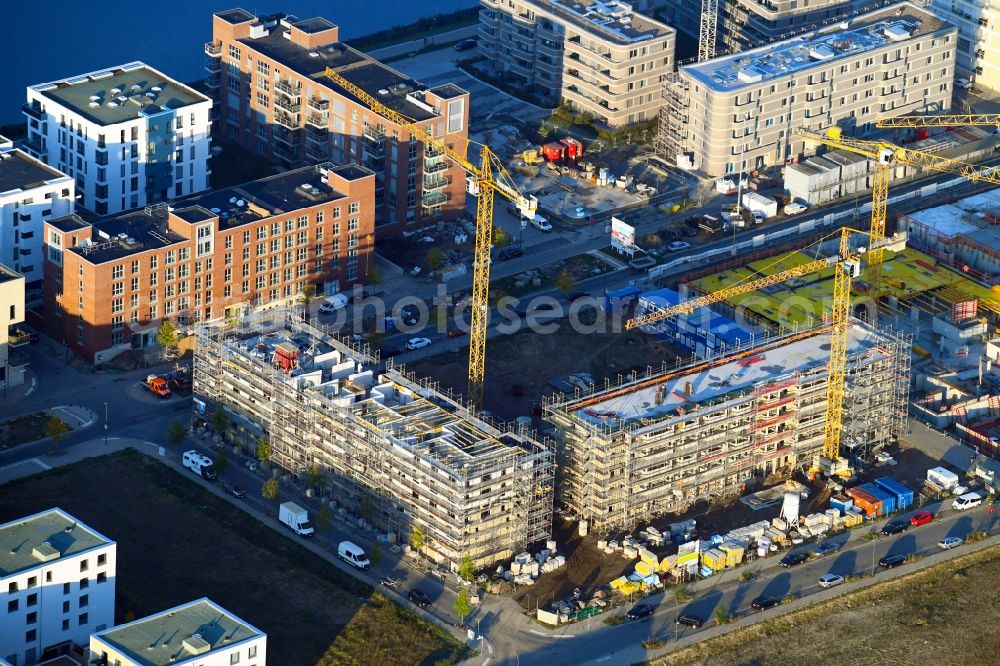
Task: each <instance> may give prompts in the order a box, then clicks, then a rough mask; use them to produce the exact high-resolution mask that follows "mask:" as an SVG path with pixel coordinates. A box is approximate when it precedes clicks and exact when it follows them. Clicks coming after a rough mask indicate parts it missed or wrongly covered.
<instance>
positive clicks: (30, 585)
mask: <svg viewBox="0 0 1000 666" xmlns="http://www.w3.org/2000/svg"><path fill="white" fill-rule="evenodd" d="M13 318H14V315H13V314H11V319H13ZM33 587H38V576H32V577H31V578H29V579H28V589H31V588H33Z"/></svg>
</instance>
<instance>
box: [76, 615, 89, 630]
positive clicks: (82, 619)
mask: <svg viewBox="0 0 1000 666" xmlns="http://www.w3.org/2000/svg"><path fill="white" fill-rule="evenodd" d="M88 619H89V618H88V616H87V614H86V613H80V617H79V618H78V619H77V624H79V625H80V626H81V627H82V626H83V625H85V624H87V620H88Z"/></svg>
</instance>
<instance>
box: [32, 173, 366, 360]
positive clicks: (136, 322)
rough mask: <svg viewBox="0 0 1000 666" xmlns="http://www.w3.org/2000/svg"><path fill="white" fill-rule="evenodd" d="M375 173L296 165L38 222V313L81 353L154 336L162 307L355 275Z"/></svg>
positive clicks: (282, 292)
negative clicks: (112, 209)
mask: <svg viewBox="0 0 1000 666" xmlns="http://www.w3.org/2000/svg"><path fill="white" fill-rule="evenodd" d="M374 196H375V175H374V174H373V173H372V172H371V171H369V170H368V169H365V168H363V167H359V166H357V165H348V166H333V165H332V164H325V165H318V166H314V167H304V168H301V169H296V170H294V171H289V172H286V173H283V174H280V175H277V176H271V177H269V178H264V179H261V180H255V181H253V182H250V183H245V184H243V185H239V186H236V187H232V188H227V189H223V190H216V191H214V192H208V193H205V194H201V195H196V196H193V197H189V198H186V199H181V200H178V201H175V202H174V203H173V204H171V205H170V206H168V205H167V204H158V205H157V206H151V207H147V208H145V209H143V210H135V211H132V212H128V213H121V214H118V215H115V216H112V217H108V218H106V219H103V220H101V221H99V222H97V223H95V224H90V223H87V222H85V221H84V220H83V219H82V218H81V217H79V216H78V215H76V214H73V215H65V216H62V217H58V218H54V219H52V220H50V221H48V222H46V224H45V244H46V252H45V257H46V261H45V294H44V313H43V314H42V315H41V318H42V320H43V321H40V322H36V324H38V325H40V326H42V327H43V330H46V331H49V332H51V333H52V334H54V335H55V336H56V337H57V339H61V340H63V341H64V342H65V344H66V345H67V346H68V347H70V348H71V349H73V350H74V351H76V352H78V353H80V354H81V355H82V356H83V357H84V358H86V359H87V360H88V361H92V362H94V363H102V362H106V361H108V360H110V359H111V358H112V357H113V356H115V355H116V354H118V353H120V352H122V351H124V350H126V349H130V348H131V349H138V348H141V347H145V346H148V345H151V344H153V343H154V340H155V336H156V332H157V330H158V329H159V326H160V322H161V320H162V319H171V320H175V321H179V322H181V323H185V322H194V321H199V320H209V319H215V318H219V317H224V316H227V315H228V314H230V313H231V312H232V310H231V308H234V307H243V306H246V305H250V306H253V307H258V306H266V305H269V304H277V303H281V302H287V301H290V300H292V299H296V298H298V296H299V294H300V293H301V292H302V290H303V287H305V286H306V285H307V284H312V285H315V286H316V291H317V294H324V293H326V294H331V293H334V292H335V291H337V290H338V289H341V288H345V287H347V286H348V285H351V284H354V283H355V282H357V281H358V280H360V279H361V278H362V277H363V275H364V274H365V272H366V271H367V269H368V264H369V262H370V261H371V250H372V242H373V240H374V227H375V221H374V209H375V206H374Z"/></svg>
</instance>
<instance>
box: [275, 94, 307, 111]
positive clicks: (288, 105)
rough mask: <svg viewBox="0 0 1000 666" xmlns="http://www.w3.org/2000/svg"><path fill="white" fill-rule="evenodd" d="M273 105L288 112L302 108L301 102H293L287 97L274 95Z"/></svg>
mask: <svg viewBox="0 0 1000 666" xmlns="http://www.w3.org/2000/svg"><path fill="white" fill-rule="evenodd" d="M274 106H275V107H277V108H279V109H284V110H285V111H288V113H296V114H297V113H298V112H299V111H301V110H302V102H295V101H292V100H291V99H289V98H287V97H280V96H275V98H274Z"/></svg>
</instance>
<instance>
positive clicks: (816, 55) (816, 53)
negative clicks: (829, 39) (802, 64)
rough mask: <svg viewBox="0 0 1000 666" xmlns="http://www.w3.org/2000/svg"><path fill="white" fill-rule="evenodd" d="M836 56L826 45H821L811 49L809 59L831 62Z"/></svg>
mask: <svg viewBox="0 0 1000 666" xmlns="http://www.w3.org/2000/svg"><path fill="white" fill-rule="evenodd" d="M834 55H836V54H835V53H834V52H833V49H831V48H830V47H829V46H827V45H826V44H819V45H817V46H814V47H812V48H811V49H809V57H810V58H812V59H813V60H830V59H831V58H833V56H834Z"/></svg>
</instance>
